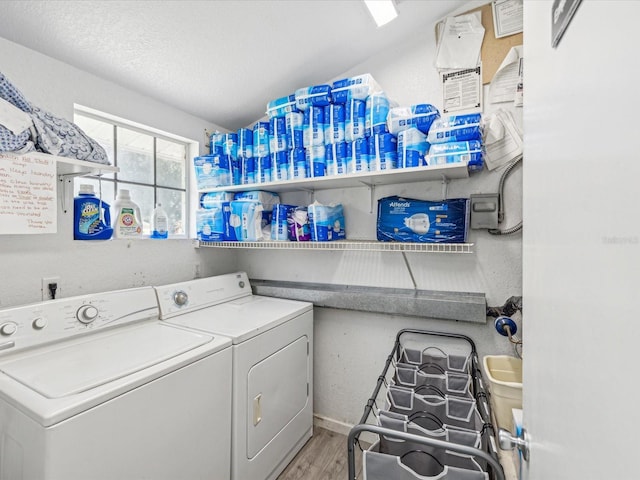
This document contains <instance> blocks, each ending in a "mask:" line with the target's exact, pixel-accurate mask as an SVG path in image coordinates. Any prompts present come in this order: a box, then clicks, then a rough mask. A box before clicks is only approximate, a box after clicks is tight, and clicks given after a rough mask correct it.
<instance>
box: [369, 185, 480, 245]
mask: <svg viewBox="0 0 640 480" xmlns="http://www.w3.org/2000/svg"><path fill="white" fill-rule="evenodd" d="M468 227H469V199H467V198H456V199H451V200H443V201H441V202H431V201H428V200H416V199H413V198H402V197H397V196H393V197H386V198H381V199H380V200H378V220H377V229H376V230H377V238H378V240H380V241H382V242H416V243H464V242H466V240H467V231H468Z"/></svg>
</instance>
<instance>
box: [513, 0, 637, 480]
mask: <svg viewBox="0 0 640 480" xmlns="http://www.w3.org/2000/svg"><path fill="white" fill-rule="evenodd" d="M555 3H556V4H558V5H561V4H562V5H563V6H564V8H568V6H569V4H571V3H572V2H569V1H567V2H555ZM553 6H554V2H552V1H528V2H524V29H525V33H524V37H525V45H524V59H525V60H524V61H525V67H524V74H525V78H524V89H525V94H524V129H525V158H524V174H523V184H524V194H523V199H524V207H523V208H524V237H523V248H524V251H523V259H524V260H523V277H524V278H523V295H524V314H523V324H524V327H523V330H524V333H523V336H524V379H523V380H524V381H523V393H524V426H525V428H526V429H527V430H528V431H529V433H530V435H531V442H530V443H531V451H530V455H531V458H530V462H529V463H528V466H525V471H524V473H525V476H524V478H529V480H550V479H558V480H560V479H561V480H590V479H630V478H638V475H639V474H638V462H637V457H638V448H637V439H636V437H637V426H638V425H640V413H639V411H638V408H637V403H638V391H639V390H638V386H637V378H638V354H637V352H638V345H639V343H638V341H639V339H640V322H639V321H638V295H639V293H640V274H639V273H638V272H639V266H640V210H639V208H638V203H639V202H638V191H639V189H638V184H639V183H640V160H639V158H640V154H639V153H638V138H639V135H638V131H639V130H638V120H637V118H636V117H637V116H638V112H640V95H639V94H638V78H639V74H640V62H639V60H638V54H637V48H638V47H637V46H638V45H639V44H640V28H639V24H638V19H639V18H640V2H629V1H583V2H582V3H581V4H580V6H579V8H578V9H577V12H576V14H575V16H574V18H573V20H572V21H571V23H570V24H569V28H568V29H567V31H566V32H565V34H564V36H563V37H562V40H561V41H560V43H559V45H558V47H557V48H556V49H553V48H552V47H551V38H552V33H551V22H552V17H553V13H552V8H553Z"/></svg>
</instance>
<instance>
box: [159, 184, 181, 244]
mask: <svg viewBox="0 0 640 480" xmlns="http://www.w3.org/2000/svg"><path fill="white" fill-rule="evenodd" d="M157 193H158V203H161V204H162V208H163V209H164V211H165V212H167V216H168V217H169V234H170V235H184V234H185V227H184V224H185V213H186V196H185V192H181V191H176V190H166V189H164V188H159V189H158V190H157Z"/></svg>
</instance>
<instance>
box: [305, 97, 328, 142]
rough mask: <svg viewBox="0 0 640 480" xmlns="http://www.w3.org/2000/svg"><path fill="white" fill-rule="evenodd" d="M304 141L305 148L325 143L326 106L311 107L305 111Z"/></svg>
mask: <svg viewBox="0 0 640 480" xmlns="http://www.w3.org/2000/svg"><path fill="white" fill-rule="evenodd" d="M302 143H303V145H304V148H309V147H312V146H316V145H324V108H322V107H309V108H307V109H306V110H305V111H304V118H303V121H302Z"/></svg>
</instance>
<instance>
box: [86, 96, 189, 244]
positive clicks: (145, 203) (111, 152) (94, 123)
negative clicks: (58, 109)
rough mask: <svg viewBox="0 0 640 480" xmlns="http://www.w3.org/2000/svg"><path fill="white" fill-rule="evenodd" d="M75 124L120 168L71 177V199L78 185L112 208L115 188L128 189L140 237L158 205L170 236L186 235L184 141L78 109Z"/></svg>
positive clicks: (186, 144)
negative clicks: (87, 187)
mask: <svg viewBox="0 0 640 480" xmlns="http://www.w3.org/2000/svg"><path fill="white" fill-rule="evenodd" d="M74 122H75V123H76V124H77V125H78V126H79V127H80V128H82V130H84V132H85V133H86V134H87V135H89V136H90V137H91V138H93V139H94V140H96V141H97V142H98V143H99V144H100V145H102V147H104V149H105V150H106V152H107V155H108V156H109V160H111V162H112V164H113V165H115V166H117V167H118V168H119V169H120V170H119V172H118V173H111V174H105V175H103V176H102V177H94V176H86V177H82V178H77V179H75V185H74V187H75V188H74V189H75V194H76V195H77V193H78V190H79V188H80V184H92V185H93V186H94V191H95V192H96V195H101V197H102V200H103V201H105V202H106V203H108V204H109V205H112V204H113V202H114V201H115V198H116V194H117V192H118V190H120V189H127V190H129V192H130V195H131V200H133V201H134V202H135V203H136V204H138V206H139V207H140V212H141V214H142V223H143V234H144V235H149V234H150V233H151V217H152V215H153V209H154V207H155V205H156V204H158V203H161V204H162V207H163V208H164V210H165V211H166V212H167V216H168V217H169V235H170V236H176V235H179V236H181V235H186V234H187V233H188V225H189V223H188V220H189V219H188V210H189V209H188V208H187V206H188V195H187V178H188V170H187V161H186V159H187V154H188V153H189V147H190V146H191V144H190V142H189V141H188V140H184V141H183V140H177V139H176V138H172V136H171V135H170V134H160V133H158V132H156V131H153V130H152V129H144V128H141V127H140V126H138V125H135V126H134V125H130V124H127V123H126V122H125V121H121V120H113V119H111V118H110V117H108V116H106V115H105V116H101V115H99V114H96V113H93V112H91V113H89V112H87V111H85V110H84V109H78V108H77V109H76V111H75V116H74Z"/></svg>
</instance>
